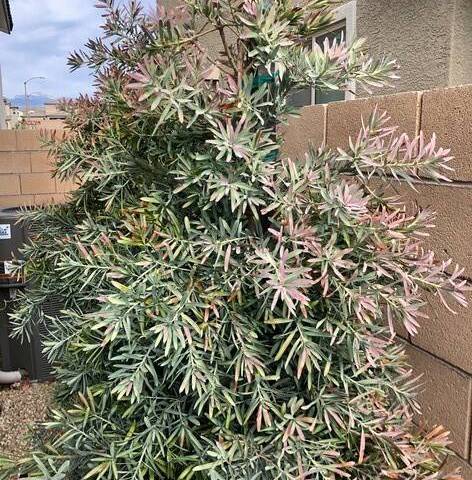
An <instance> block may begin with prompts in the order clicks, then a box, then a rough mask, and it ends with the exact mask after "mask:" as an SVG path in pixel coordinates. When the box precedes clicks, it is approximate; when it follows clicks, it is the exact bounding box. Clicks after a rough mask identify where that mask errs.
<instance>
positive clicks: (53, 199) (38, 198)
mask: <svg viewBox="0 0 472 480" xmlns="http://www.w3.org/2000/svg"><path fill="white" fill-rule="evenodd" d="M66 201H67V197H66V195H64V194H63V193H42V194H40V195H35V196H34V204H35V205H50V204H53V203H64V202H66Z"/></svg>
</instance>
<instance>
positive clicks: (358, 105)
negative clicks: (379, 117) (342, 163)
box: [326, 92, 419, 148]
mask: <svg viewBox="0 0 472 480" xmlns="http://www.w3.org/2000/svg"><path fill="white" fill-rule="evenodd" d="M418 95H419V94H418V92H407V93H399V94H397V95H385V96H381V97H372V98H366V99H359V100H351V101H347V102H334V103H330V104H329V105H328V112H327V134H326V143H327V145H328V147H331V148H337V147H341V148H347V147H348V145H349V137H352V138H353V139H356V138H357V135H358V134H359V131H360V129H361V126H362V123H361V120H362V118H363V119H364V120H365V121H367V120H368V119H369V117H370V115H371V113H372V112H373V111H374V109H375V107H376V106H377V109H378V111H379V113H382V112H384V111H387V113H388V116H389V117H390V121H389V123H388V125H389V126H398V127H399V132H400V133H407V134H408V135H409V136H410V137H414V136H415V134H416V123H417V122H416V113H417V104H418Z"/></svg>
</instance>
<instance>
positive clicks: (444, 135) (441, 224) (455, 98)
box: [281, 85, 472, 480]
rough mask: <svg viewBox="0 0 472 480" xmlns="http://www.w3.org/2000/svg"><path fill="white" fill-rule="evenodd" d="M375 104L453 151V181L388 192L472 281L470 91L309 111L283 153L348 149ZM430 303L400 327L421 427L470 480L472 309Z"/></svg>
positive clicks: (392, 185)
mask: <svg viewBox="0 0 472 480" xmlns="http://www.w3.org/2000/svg"><path fill="white" fill-rule="evenodd" d="M376 105H378V107H379V109H380V110H381V111H383V110H387V112H388V114H389V116H390V117H391V121H390V122H391V124H393V125H398V126H399V127H400V131H401V132H406V133H408V134H409V135H410V136H412V135H415V134H417V133H419V131H420V130H423V131H424V132H425V134H426V135H427V136H431V135H432V133H433V132H435V133H437V135H438V143H439V145H441V146H444V147H447V148H449V147H450V148H451V149H452V154H453V155H454V156H455V159H454V160H453V161H452V163H451V166H452V167H454V168H455V172H453V173H452V175H449V176H450V177H451V178H452V182H450V183H440V184H438V183H434V182H432V181H430V180H429V179H428V178H421V179H419V180H418V182H417V183H416V184H415V188H416V191H414V190H412V189H411V188H410V187H408V186H407V185H406V184H404V183H401V182H396V181H393V179H392V181H388V182H384V183H383V187H384V188H385V189H386V190H387V192H389V193H394V192H396V193H399V194H401V195H402V196H403V198H404V199H405V201H406V203H407V204H408V205H412V204H413V202H416V203H418V204H419V205H420V206H421V207H424V208H425V207H431V208H432V209H433V210H434V211H436V213H437V218H436V222H435V224H436V229H435V230H433V231H432V232H431V237H430V239H429V240H428V246H430V247H431V248H432V249H433V250H434V251H435V252H436V254H437V255H438V257H439V258H440V259H445V258H448V257H449V256H450V257H452V258H453V259H454V261H456V262H458V263H459V264H460V265H461V266H463V267H465V272H464V277H465V278H468V279H472V246H471V243H470V239H471V238H472V162H471V159H472V123H471V122H470V118H472V85H468V86H462V87H454V88H443V89H435V90H430V91H419V92H417V91H415V92H406V93H400V94H396V95H388V96H380V97H371V98H369V99H359V100H353V101H347V102H338V103H331V104H329V105H319V106H312V107H305V108H303V109H302V110H301V116H300V117H299V118H293V119H291V120H290V122H289V125H288V126H286V127H284V128H283V130H282V132H281V133H282V134H283V135H284V138H285V145H284V154H285V155H287V156H290V157H292V158H294V157H297V156H298V157H301V156H303V155H304V153H305V151H306V150H307V145H308V144H309V143H310V142H313V144H314V145H315V146H316V145H320V144H321V143H322V142H326V143H327V145H328V146H330V147H333V148H334V147H345V148H347V147H348V139H349V136H353V137H355V136H357V133H358V130H359V126H360V123H361V118H362V117H364V118H367V117H368V116H369V115H370V113H371V112H372V110H373V109H374V108H375V106H376ZM426 300H427V303H428V306H427V307H426V313H428V314H429V316H430V318H429V319H427V320H424V321H423V322H422V328H421V329H420V331H419V333H418V334H417V335H416V336H415V337H410V336H409V335H408V334H407V333H406V331H405V330H404V329H403V328H401V326H398V327H397V333H398V335H399V338H400V339H401V341H402V342H404V343H405V345H406V350H407V354H408V356H409V359H410V362H411V364H412V365H413V368H414V371H415V373H417V374H418V375H423V377H422V380H421V384H422V387H421V389H420V395H419V400H420V403H421V405H422V409H423V413H424V417H423V418H422V420H421V421H424V422H425V423H426V424H427V425H429V426H433V425H436V424H443V425H445V427H446V428H448V429H449V430H450V432H451V435H450V438H451V440H452V445H451V448H452V450H453V451H454V452H455V454H456V456H454V457H451V458H449V459H448V462H449V464H450V466H453V465H454V466H461V467H462V468H463V475H464V479H465V480H472V466H471V465H472V457H471V432H472V305H471V308H469V309H462V308H459V309H458V312H457V314H453V313H451V312H450V311H448V310H447V309H446V308H445V307H443V306H442V304H441V303H440V302H439V301H438V299H437V298H435V297H428V298H426ZM471 300H472V299H471Z"/></svg>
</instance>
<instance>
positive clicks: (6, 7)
mask: <svg viewBox="0 0 472 480" xmlns="http://www.w3.org/2000/svg"><path fill="white" fill-rule="evenodd" d="M0 5H1V7H3V8H1V9H0V11H1V12H3V13H4V14H5V25H6V27H0V32H3V33H11V31H12V30H13V18H12V16H11V9H10V3H9V1H8V0H0Z"/></svg>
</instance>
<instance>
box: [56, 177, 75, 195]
mask: <svg viewBox="0 0 472 480" xmlns="http://www.w3.org/2000/svg"><path fill="white" fill-rule="evenodd" d="M77 187H78V184H77V183H76V182H74V181H72V180H66V181H65V182H61V181H59V179H57V178H56V191H57V192H58V193H67V192H72V191H73V190H75V189H76V188H77Z"/></svg>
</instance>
